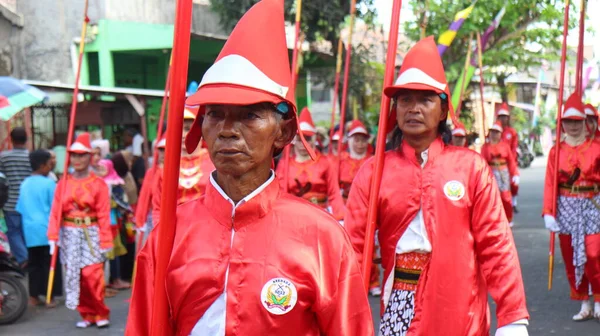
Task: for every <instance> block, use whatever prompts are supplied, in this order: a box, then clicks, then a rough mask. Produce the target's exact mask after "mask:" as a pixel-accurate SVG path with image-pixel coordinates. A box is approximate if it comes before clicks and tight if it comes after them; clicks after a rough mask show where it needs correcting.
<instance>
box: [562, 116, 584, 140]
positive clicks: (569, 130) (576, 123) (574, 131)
mask: <svg viewBox="0 0 600 336" xmlns="http://www.w3.org/2000/svg"><path fill="white" fill-rule="evenodd" d="M562 125H563V128H564V129H565V133H566V134H567V135H568V136H570V137H573V138H577V137H579V136H581V133H582V132H583V131H584V122H583V120H572V119H564V120H563V121H562Z"/></svg>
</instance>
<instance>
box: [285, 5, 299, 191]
mask: <svg viewBox="0 0 600 336" xmlns="http://www.w3.org/2000/svg"><path fill="white" fill-rule="evenodd" d="M301 18H302V0H296V32H295V37H294V50H293V51H292V69H291V71H292V85H291V88H290V90H292V92H293V93H294V99H295V98H296V82H297V81H298V51H299V49H300V45H299V43H298V41H299V40H300V19H301ZM298 132H300V130H298ZM290 151H291V145H287V146H285V148H284V149H283V154H282V157H281V164H283V169H282V171H283V176H282V177H281V178H282V179H283V181H285V183H284V187H283V191H284V192H285V193H286V194H287V193H288V191H289V185H288V183H287V181H288V175H289V173H290V160H291V153H290Z"/></svg>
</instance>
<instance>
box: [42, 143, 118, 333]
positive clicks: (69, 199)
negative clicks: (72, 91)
mask: <svg viewBox="0 0 600 336" xmlns="http://www.w3.org/2000/svg"><path fill="white" fill-rule="evenodd" d="M69 154H70V155H69V156H70V163H71V166H72V167H73V169H74V172H73V173H72V174H70V175H69V176H68V177H67V179H66V180H60V181H59V182H58V185H57V187H56V193H55V195H54V202H53V203H52V210H51V212H50V222H49V223H48V240H49V242H50V254H54V250H55V248H56V245H57V242H60V247H61V248H62V251H61V254H60V256H61V262H62V264H63V265H65V269H66V272H65V289H66V306H67V308H69V309H77V310H78V311H79V313H80V314H81V317H82V321H80V322H77V325H76V326H77V327H78V328H87V327H90V326H92V325H94V324H95V325H96V326H98V327H99V328H103V327H107V326H108V325H109V320H108V318H109V314H110V310H109V309H108V307H107V306H106V304H105V303H104V262H105V261H106V258H105V253H106V252H108V251H110V250H111V249H112V247H113V236H112V233H111V229H110V201H109V195H110V193H109V191H108V186H107V185H106V183H105V182H104V181H103V180H102V179H101V178H100V177H98V176H96V175H94V173H92V172H91V171H90V161H91V158H92V146H91V145H90V134H89V133H82V134H81V135H79V136H78V137H77V139H76V140H75V142H74V143H73V144H72V145H71V147H70V148H69ZM64 184H66V185H64ZM62 190H64V193H62V194H61V193H60V191H62Z"/></svg>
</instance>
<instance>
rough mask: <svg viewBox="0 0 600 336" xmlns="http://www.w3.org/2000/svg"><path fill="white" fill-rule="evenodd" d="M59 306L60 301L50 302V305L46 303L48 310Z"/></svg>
mask: <svg viewBox="0 0 600 336" xmlns="http://www.w3.org/2000/svg"><path fill="white" fill-rule="evenodd" d="M57 306H58V301H56V300H52V301H50V303H46V308H47V309H52V308H56V307H57Z"/></svg>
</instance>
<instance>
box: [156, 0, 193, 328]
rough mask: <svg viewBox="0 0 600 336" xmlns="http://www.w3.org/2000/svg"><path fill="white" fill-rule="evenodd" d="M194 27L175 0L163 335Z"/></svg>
mask: <svg viewBox="0 0 600 336" xmlns="http://www.w3.org/2000/svg"><path fill="white" fill-rule="evenodd" d="M191 27H192V0H178V1H177V2H176V14H175V30H174V39H173V55H172V57H173V66H172V68H171V70H172V74H171V83H170V85H171V94H170V99H169V111H171V113H169V116H168V121H167V123H168V128H169V133H168V134H167V150H166V151H165V163H164V178H163V182H162V183H163V184H162V190H163V193H162V199H161V203H160V206H161V211H160V223H162V225H158V246H157V253H156V264H155V274H154V284H155V286H154V296H153V298H154V302H153V303H152V308H153V309H152V325H151V330H150V334H151V335H152V336H160V335H163V334H164V331H165V330H166V329H167V328H168V326H169V303H168V301H167V292H166V290H165V285H166V284H165V279H166V274H167V265H168V264H169V259H170V258H171V251H172V249H173V241H174V239H175V227H176V225H177V224H176V221H173V218H174V217H175V213H176V207H177V186H178V183H177V180H178V178H179V160H180V156H181V137H182V133H183V113H181V112H182V111H183V109H184V102H185V92H186V82H187V74H188V56H189V54H190V33H191V32H190V30H191Z"/></svg>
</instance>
